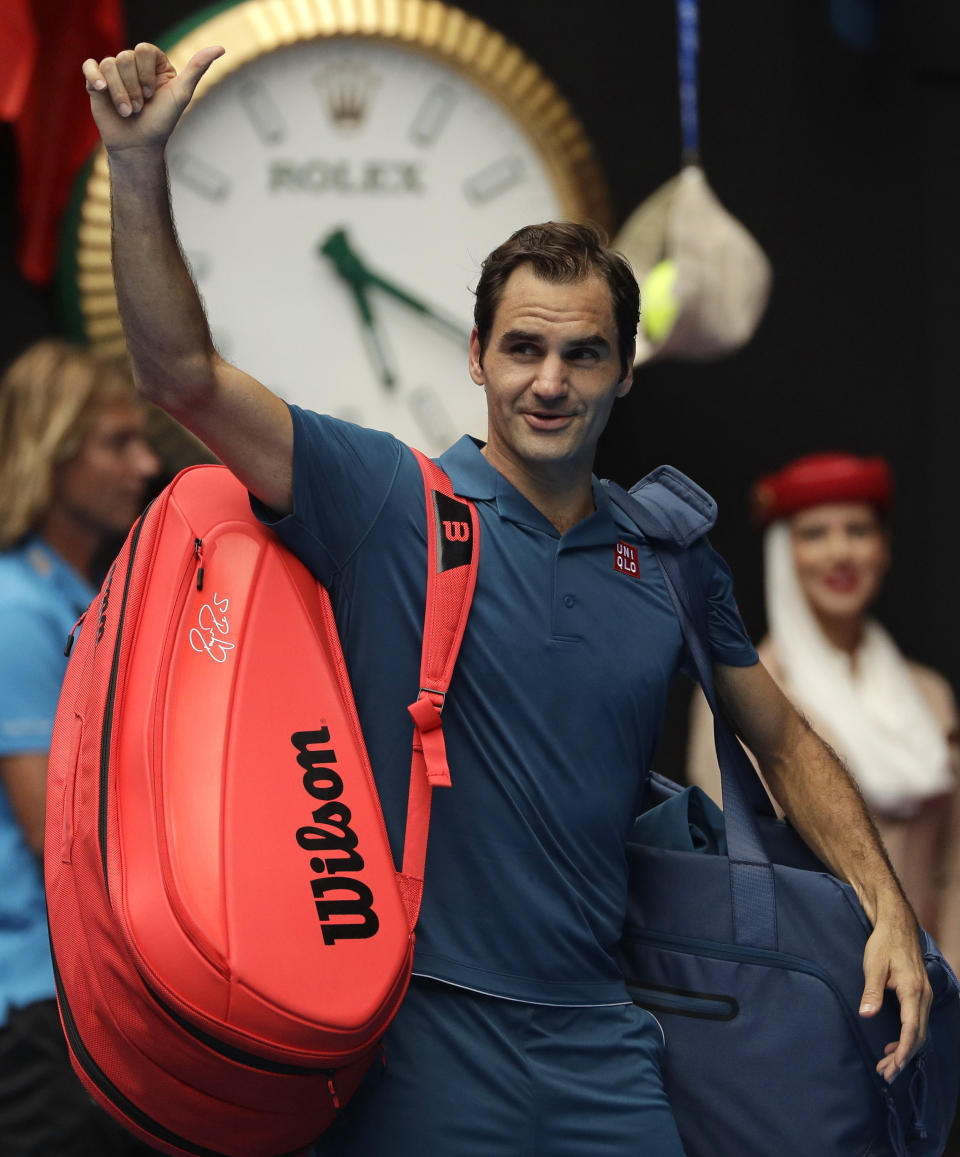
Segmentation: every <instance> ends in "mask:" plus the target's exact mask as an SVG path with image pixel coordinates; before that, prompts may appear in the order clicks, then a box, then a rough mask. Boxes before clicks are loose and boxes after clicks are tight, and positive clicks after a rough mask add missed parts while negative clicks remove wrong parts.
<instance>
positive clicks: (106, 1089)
mask: <svg viewBox="0 0 960 1157" xmlns="http://www.w3.org/2000/svg"><path fill="white" fill-rule="evenodd" d="M51 956H52V952H51ZM53 978H54V980H55V982H56V987H57V1001H58V1002H59V1005H60V1013H61V1016H62V1018H63V1028H64V1032H65V1034H66V1037H67V1041H68V1042H69V1044H70V1051H71V1052H72V1053H73V1055H74V1056H75V1057H76V1058H77V1062H78V1063H79V1065H80V1067H81V1068H82V1069H83V1071H84V1073H86V1075H87V1076H88V1077H89V1078H90V1080H91V1081H92V1083H93V1084H94V1085H96V1087H97V1089H98V1090H99V1091H100V1092H101V1093H102V1095H103V1096H104V1097H105V1098H106V1099H107V1100H108V1101H109V1102H110V1103H111V1104H112V1105H114V1106H116V1108H117V1109H119V1111H120V1112H121V1113H123V1115H124V1116H125V1117H127V1118H128V1119H129V1120H130V1121H132V1122H133V1124H134V1125H136V1126H137V1128H138V1129H142V1130H143V1131H144V1132H145V1133H149V1134H150V1136H151V1137H155V1138H156V1139H157V1140H158V1141H163V1142H164V1143H165V1144H167V1145H176V1146H177V1147H178V1148H179V1149H182V1150H183V1151H184V1152H185V1153H190V1154H192V1155H193V1157H229V1155H228V1154H225V1153H221V1152H219V1151H218V1150H216V1149H207V1148H204V1147H203V1146H201V1145H195V1144H194V1143H193V1142H192V1141H188V1140H187V1138H186V1137H181V1136H179V1134H177V1133H174V1132H173V1131H172V1130H170V1129H167V1128H166V1127H165V1126H163V1125H161V1124H160V1123H159V1121H155V1120H154V1119H153V1118H152V1117H150V1116H149V1115H148V1114H147V1113H145V1112H144V1111H143V1110H142V1109H140V1108H139V1107H138V1106H137V1105H135V1104H134V1103H133V1102H132V1101H131V1100H130V1099H129V1098H128V1097H126V1096H125V1095H124V1094H123V1093H122V1092H121V1091H120V1090H119V1089H118V1088H117V1086H116V1085H115V1084H114V1083H113V1081H111V1080H110V1078H109V1077H108V1076H107V1074H106V1073H105V1072H104V1071H103V1069H101V1068H100V1066H99V1065H98V1064H97V1062H96V1061H95V1060H94V1059H93V1057H92V1056H91V1055H90V1053H89V1052H88V1051H87V1047H86V1045H85V1044H84V1043H83V1040H82V1039H81V1037H80V1033H79V1030H78V1029H77V1024H76V1021H75V1020H74V1019H73V1013H72V1012H71V1011H70V1004H69V1002H68V1000H67V998H66V994H65V993H64V991H63V982H62V981H61V979H60V970H59V969H58V968H57V961H56V958H53ZM296 1152H297V1153H299V1152H300V1150H297V1151H296ZM291 1157H293V1155H291Z"/></svg>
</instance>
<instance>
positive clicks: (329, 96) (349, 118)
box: [313, 58, 380, 132]
mask: <svg viewBox="0 0 960 1157" xmlns="http://www.w3.org/2000/svg"><path fill="white" fill-rule="evenodd" d="M313 82H314V84H315V85H316V87H317V91H318V92H319V93H320V98H321V100H322V101H323V104H324V107H325V108H326V110H327V115H328V116H329V117H330V123H331V124H332V125H333V126H334V128H337V129H340V130H341V131H342V132H355V131H356V130H357V129H359V128H361V127H362V125H363V122H364V121H365V120H366V118H367V114H368V113H369V111H370V103H371V101H372V100H373V95H374V93H375V91H376V89H377V86H378V84H379V83H380V82H379V78H378V77H377V76H376V74H375V73H374V72H373V70H372V69H370V68H368V67H367V66H366V65H364V64H360V63H357V62H356V61H353V60H349V59H346V58H344V59H341V60H332V61H331V62H330V63H329V64H328V65H327V66H326V67H325V68H323V69H321V71H320V72H318V73H317V74H316V76H315V77H314V79H313Z"/></svg>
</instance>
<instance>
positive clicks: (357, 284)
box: [320, 229, 397, 389]
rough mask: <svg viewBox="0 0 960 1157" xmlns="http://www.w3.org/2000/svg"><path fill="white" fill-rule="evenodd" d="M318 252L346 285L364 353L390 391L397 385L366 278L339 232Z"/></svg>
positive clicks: (331, 236) (322, 245)
mask: <svg viewBox="0 0 960 1157" xmlns="http://www.w3.org/2000/svg"><path fill="white" fill-rule="evenodd" d="M320 252H321V253H323V254H324V256H326V257H329V258H330V260H331V262H332V263H333V267H334V269H335V270H336V272H337V273H338V274H339V276H340V277H341V278H342V279H343V280H344V281H345V282H346V283H347V288H348V289H349V290H350V293H351V296H352V297H353V301H354V304H355V305H356V307H357V313H358V314H359V315H360V324H361V326H362V327H363V334H364V337H365V338H366V340H367V349H368V352H369V353H370V356H371V357H372V359H373V362H374V364H375V366H376V369H377V372H378V374H379V375H380V383H381V385H383V386H386V387H387V388H388V389H389V388H391V387H393V386H394V385H395V384H396V381H397V378H396V374H395V373H394V372H393V370H392V368H391V366H390V364H389V361H388V359H387V355H386V352H385V350H384V344H383V342H382V341H381V339H380V333H379V327H378V325H377V319H376V317H375V315H374V312H373V308H372V307H371V305H370V299H369V298H368V297H367V289H366V287H367V285H368V284H369V278H368V277H367V276H366V273H365V271H364V269H363V266H362V265H361V263H360V262H359V260H357V259H356V257H355V255H354V253H353V252H352V250H351V249H350V247H349V243H348V242H347V236H346V234H345V233H344V232H343V230H342V229H340V230H337V231H335V232H333V233H331V234H330V236H329V237H328V238H327V239H326V240H325V241H324V242H323V243H322V244H321V246H320Z"/></svg>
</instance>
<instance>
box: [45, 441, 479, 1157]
mask: <svg viewBox="0 0 960 1157" xmlns="http://www.w3.org/2000/svg"><path fill="white" fill-rule="evenodd" d="M418 462H419V463H420V466H421V469H422V470H423V472H424V487H425V495H426V503H427V530H428V540H429V541H428V548H429V549H428V558H429V564H428V566H427V571H428V576H429V577H428V594H427V617H426V623H425V629H424V646H423V656H422V667H421V679H420V683H421V688H422V689H421V691H420V693H419V695H418V696H417V698H416V701H415V702H414V703H413V704H411V707H410V711H411V714H412V715H413V717H414V752H413V761H412V770H411V781H410V804H409V809H408V819H407V828H406V836H405V847H404V859H403V865H402V868H401V870H400V871H398V870H397V868H396V866H395V864H394V862H393V859H392V856H391V852H390V847H389V844H388V841H387V835H386V829H385V826H384V822H383V817H382V813H381V810H380V802H379V798H378V795H377V790H376V787H375V785H374V781H373V776H372V773H371V770H370V764H369V761H368V758H367V755H366V750H365V747H364V742H363V736H362V734H361V731H360V725H359V722H358V719H357V714H356V710H355V708H354V704H353V698H352V694H351V690H350V684H349V680H348V677H347V672H346V668H345V664H344V660H343V656H342V654H341V651H340V645H339V641H338V637H337V632H336V627H335V624H334V621H333V615H332V611H331V608H330V603H329V600H328V597H327V592H326V591H325V590H324V588H323V587H322V586H321V585H320V584H319V583H318V582H317V581H316V580H315V579H314V578H313V577H312V576H311V575H310V574H309V572H308V571H307V570H306V568H305V567H304V566H303V565H302V564H301V563H300V562H298V561H297V559H296V558H295V557H294V556H293V555H292V554H291V553H290V552H289V551H288V550H287V549H286V548H284V547H283V546H282V545H281V544H280V542H279V540H278V539H277V538H276V536H275V535H274V534H273V532H272V531H270V530H269V529H267V528H265V527H263V526H261V525H260V524H259V523H258V522H257V520H256V519H255V518H254V516H253V515H252V513H251V511H250V506H249V501H248V498H247V493H246V491H245V489H244V488H243V486H242V485H241V484H240V483H239V482H238V481H237V479H236V478H234V476H233V475H232V474H231V473H230V472H229V471H228V470H227V469H226V468H225V467H222V466H194V467H190V468H189V469H187V470H185V471H183V472H182V473H180V474H179V475H178V476H177V477H176V478H175V479H174V480H173V482H172V483H171V484H170V485H169V486H168V487H167V488H166V489H165V490H164V491H163V493H162V494H161V495H160V496H159V497H158V498H157V499H156V500H155V501H154V502H153V503H152V504H151V506H150V507H149V508H148V509H147V511H146V512H145V513H144V515H143V516H142V517H141V519H140V520H139V521H138V522H137V523H136V524H135V526H134V527H133V529H132V530H131V532H130V535H129V537H128V539H127V541H126V543H125V545H124V547H123V549H122V550H121V552H120V554H119V556H118V557H117V560H116V562H115V563H114V565H113V566H112V567H111V569H110V572H109V574H108V575H107V577H106V579H105V581H104V583H103V587H102V589H101V591H100V593H99V595H98V597H97V598H96V599H95V600H94V601H93V603H91V605H90V608H89V609H88V611H87V613H86V616H85V619H84V620H83V624H82V627H81V629H80V631H79V633H78V634H77V637H76V644H75V646H74V647H73V653H72V655H71V657H70V661H69V664H68V667H67V673H66V678H65V681H64V685H63V689H62V692H61V697H60V703H59V707H58V710H57V717H56V724H55V727H54V735H53V742H52V748H51V753H50V771H49V779H48V794H47V824H46V852H45V861H46V862H45V870H46V887H47V902H48V908H49V917H50V934H51V942H52V947H53V959H54V970H55V974H56V980H57V992H58V999H59V1006H60V1015H61V1019H62V1022H63V1027H64V1032H65V1034H66V1038H67V1041H68V1044H69V1047H70V1052H71V1057H72V1060H73V1064H74V1067H75V1068H76V1070H77V1072H78V1073H79V1075H80V1078H81V1079H82V1080H83V1082H84V1084H85V1085H86V1086H87V1088H88V1089H89V1091H90V1092H91V1093H92V1095H93V1096H94V1097H95V1098H96V1100H97V1101H98V1102H100V1104H102V1105H103V1106H104V1107H105V1108H106V1109H107V1110H108V1111H109V1112H110V1113H112V1114H113V1115H114V1116H115V1117H116V1118H117V1119H119V1120H120V1121H121V1122H122V1123H123V1124H124V1125H125V1126H126V1127H127V1128H128V1129H129V1130H130V1131H131V1132H133V1133H134V1134H136V1135H137V1136H138V1137H140V1138H141V1139H142V1140H144V1141H146V1142H147V1143H148V1144H150V1145H152V1146H154V1147H155V1148H157V1149H159V1150H161V1151H163V1152H166V1153H171V1154H183V1153H191V1154H201V1155H204V1157H208V1155H217V1154H222V1155H228V1157H278V1155H279V1154H292V1153H296V1152H300V1151H302V1150H303V1149H305V1148H306V1147H307V1146H309V1144H310V1143H311V1142H312V1141H313V1140H315V1139H316V1138H317V1137H318V1136H319V1135H320V1134H321V1133H322V1132H323V1130H324V1129H325V1128H326V1127H327V1126H328V1125H329V1124H330V1122H331V1121H332V1120H333V1118H334V1117H335V1115H336V1113H337V1112H338V1111H339V1108H340V1106H342V1105H343V1104H344V1103H345V1101H346V1100H347V1099H348V1098H349V1097H350V1096H351V1095H352V1093H353V1092H354V1090H355V1089H356V1087H357V1085H358V1084H359V1082H360V1080H361V1079H362V1077H363V1075H364V1073H365V1072H366V1070H367V1068H368V1067H369V1065H370V1064H371V1063H372V1062H373V1060H374V1059H375V1058H376V1057H377V1055H378V1041H379V1038H380V1037H381V1036H382V1034H383V1032H384V1030H385V1029H386V1027H387V1025H388V1024H389V1022H390V1020H391V1019H392V1017H393V1016H394V1014H395V1013H396V1011H397V1009H398V1007H399V1005H400V1003H401V1001H402V999H403V996H404V993H405V991H406V987H407V983H408V981H409V977H410V971H411V966H412V957H413V942H414V935H413V932H414V926H415V924H416V921H417V915H418V912H419V906H420V896H421V891H422V885H423V864H424V858H425V854H426V836H427V826H428V823H429V805H430V793H431V790H432V786H434V785H444V784H449V782H450V781H449V772H448V769H447V766H446V755H445V751H444V746H443V736H442V730H441V729H440V726H439V725H440V711H441V708H442V705H443V696H444V693H445V691H446V688H447V684H448V683H449V678H450V675H451V673H452V669H453V664H454V661H455V658H456V653H457V650H458V648H459V643H460V639H461V638H462V634H463V629H464V626H465V623H466V617H467V613H468V610H469V604H470V599H471V596H472V593H473V586H474V583H475V580H476V566H477V558H478V555H477V539H476V535H477V521H476V514H475V511H474V510H473V508H472V506H470V504H469V503H466V502H463V501H461V500H459V499H457V498H455V497H454V496H453V494H452V490H451V487H450V483H449V480H448V479H447V477H446V475H445V474H443V472H442V471H441V470H440V469H439V468H438V467H436V466H435V465H433V464H432V463H430V462H429V461H428V460H427V459H425V458H423V457H422V456H420V455H418ZM444 524H446V528H445V526H444ZM445 529H446V534H445ZM414 690H416V689H414V688H412V689H411V692H413V691H414Z"/></svg>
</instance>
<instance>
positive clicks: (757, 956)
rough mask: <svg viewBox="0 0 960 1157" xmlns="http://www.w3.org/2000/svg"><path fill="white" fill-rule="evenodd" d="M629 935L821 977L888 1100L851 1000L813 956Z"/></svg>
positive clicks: (690, 951)
mask: <svg viewBox="0 0 960 1157" xmlns="http://www.w3.org/2000/svg"><path fill="white" fill-rule="evenodd" d="M627 938H628V939H630V940H638V941H641V942H643V941H645V942H648V943H651V944H660V945H663V946H664V947H667V948H675V949H677V950H678V951H680V952H683V953H685V954H686V955H689V956H694V955H696V956H706V957H708V958H710V959H713V960H730V961H733V962H734V963H742V964H763V965H766V966H768V967H772V968H782V969H783V970H784V971H787V972H804V973H806V974H807V975H808V976H813V977H814V978H815V979H817V980H819V981H821V982H822V983H823V984H825V985H826V986H827V988H829V989H830V991H831V992H832V993H833V995H834V997H835V998H836V1000H837V1003H838V1004H839V1005H840V1008H841V1009H842V1011H843V1014H844V1016H845V1017H846V1019H847V1024H848V1026H849V1027H850V1029H851V1030H852V1032H853V1037H854V1040H855V1041H856V1042H857V1048H858V1049H859V1050H860V1055H861V1057H862V1059H863V1062H864V1064H865V1066H866V1067H867V1071H868V1072H869V1073H870V1076H871V1079H872V1083H873V1084H874V1087H875V1088H876V1089H877V1093H878V1095H879V1097H880V1099H881V1100H882V1101H883V1100H885V1098H884V1094H885V1093H886V1089H885V1088H881V1087H880V1086H881V1085H882V1084H883V1078H882V1077H880V1076H879V1075H878V1074H877V1073H876V1071H875V1068H874V1066H875V1061H874V1059H873V1057H872V1056H871V1054H870V1050H869V1048H868V1047H867V1043H866V1041H865V1040H864V1039H863V1035H862V1033H861V1032H860V1026H859V1024H858V1023H857V1021H856V1019H855V1018H854V1014H853V1013H852V1012H851V1010H850V1006H849V1005H848V1004H847V1001H846V998H845V997H844V995H843V993H842V992H841V991H840V989H839V987H838V986H837V984H836V982H835V981H834V980H833V978H832V977H831V976H830V974H829V973H828V972H826V971H824V969H822V968H820V967H819V966H818V965H816V964H814V963H813V962H811V961H809V960H804V959H803V957H801V956H790V955H789V954H787V953H785V952H775V951H774V950H773V949H770V948H736V949H732V948H727V947H726V946H725V945H721V944H712V943H710V942H706V943H705V942H703V941H700V940H694V939H692V938H688V937H685V936H671V935H670V934H669V933H663V932H649V931H644V932H642V933H635V932H631V933H628V936H627ZM885 1107H886V1106H885Z"/></svg>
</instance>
